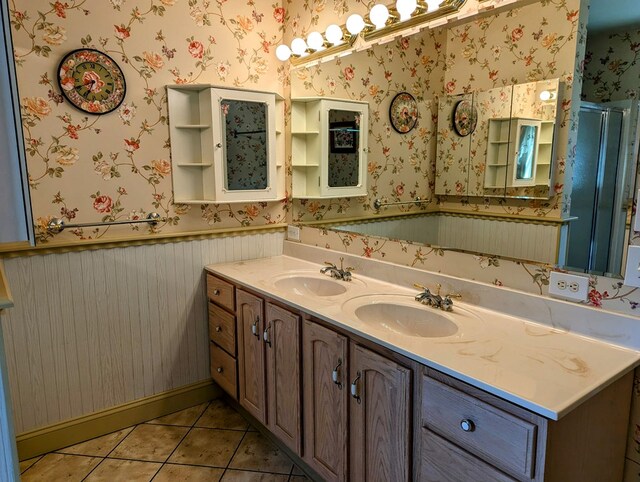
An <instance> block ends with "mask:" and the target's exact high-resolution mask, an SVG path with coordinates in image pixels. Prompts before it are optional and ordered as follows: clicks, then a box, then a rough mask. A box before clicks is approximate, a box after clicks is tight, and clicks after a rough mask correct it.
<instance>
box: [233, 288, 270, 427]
mask: <svg viewBox="0 0 640 482" xmlns="http://www.w3.org/2000/svg"><path fill="white" fill-rule="evenodd" d="M236 297H237V298H236V299H237V312H236V314H237V323H238V355H239V356H238V361H239V368H240V372H239V374H238V385H239V388H240V404H241V405H242V406H243V407H244V408H245V409H247V411H248V412H249V413H250V414H251V415H253V416H254V417H256V418H257V419H258V420H259V421H260V422H262V423H264V424H266V421H267V420H266V415H267V413H266V393H265V366H264V343H263V342H262V332H263V329H264V323H263V318H262V310H263V303H264V302H263V301H262V299H260V298H258V297H257V296H254V295H252V294H249V293H247V292H246V291H242V290H237V294H236Z"/></svg>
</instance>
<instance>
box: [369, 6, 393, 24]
mask: <svg viewBox="0 0 640 482" xmlns="http://www.w3.org/2000/svg"><path fill="white" fill-rule="evenodd" d="M389 16H390V15H389V9H388V8H387V7H386V6H384V5H382V4H381V3H378V4H376V5H374V6H373V7H372V8H371V11H370V12H369V20H371V23H372V24H373V25H374V26H375V27H376V29H381V28H383V27H384V26H385V25H387V20H389Z"/></svg>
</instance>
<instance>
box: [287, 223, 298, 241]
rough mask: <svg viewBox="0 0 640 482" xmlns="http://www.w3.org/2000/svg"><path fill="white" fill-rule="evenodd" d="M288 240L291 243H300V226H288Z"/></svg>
mask: <svg viewBox="0 0 640 482" xmlns="http://www.w3.org/2000/svg"><path fill="white" fill-rule="evenodd" d="M287 239H288V240H290V241H300V228H299V227H298V226H292V225H291V224H289V225H288V226H287Z"/></svg>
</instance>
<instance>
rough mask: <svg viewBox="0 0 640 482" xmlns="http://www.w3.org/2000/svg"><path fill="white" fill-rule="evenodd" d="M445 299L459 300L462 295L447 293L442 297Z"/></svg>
mask: <svg viewBox="0 0 640 482" xmlns="http://www.w3.org/2000/svg"><path fill="white" fill-rule="evenodd" d="M444 297H445V298H455V299H456V300H461V299H462V295H461V294H460V293H447V294H446V295H444Z"/></svg>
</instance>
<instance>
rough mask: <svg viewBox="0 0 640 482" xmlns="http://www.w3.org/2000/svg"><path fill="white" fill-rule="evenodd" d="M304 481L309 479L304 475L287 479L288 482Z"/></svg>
mask: <svg viewBox="0 0 640 482" xmlns="http://www.w3.org/2000/svg"><path fill="white" fill-rule="evenodd" d="M305 480H310V479H308V478H307V477H306V476H305V475H292V476H291V478H290V479H289V481H290V482H304V481H305Z"/></svg>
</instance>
